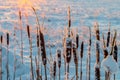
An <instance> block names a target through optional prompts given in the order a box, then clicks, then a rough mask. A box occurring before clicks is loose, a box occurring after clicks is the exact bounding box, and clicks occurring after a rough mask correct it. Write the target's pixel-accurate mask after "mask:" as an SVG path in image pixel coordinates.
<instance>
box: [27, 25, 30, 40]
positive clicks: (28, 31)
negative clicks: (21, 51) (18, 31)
mask: <svg viewBox="0 0 120 80" xmlns="http://www.w3.org/2000/svg"><path fill="white" fill-rule="evenodd" d="M27 33H28V38H30V28H29V25H27Z"/></svg>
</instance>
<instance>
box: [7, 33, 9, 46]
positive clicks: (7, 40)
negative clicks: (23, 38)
mask: <svg viewBox="0 0 120 80" xmlns="http://www.w3.org/2000/svg"><path fill="white" fill-rule="evenodd" d="M7 45H9V33H7Z"/></svg>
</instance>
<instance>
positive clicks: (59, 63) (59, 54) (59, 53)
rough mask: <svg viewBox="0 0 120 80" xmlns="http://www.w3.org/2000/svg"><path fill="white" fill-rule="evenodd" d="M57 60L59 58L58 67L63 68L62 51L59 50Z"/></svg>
mask: <svg viewBox="0 0 120 80" xmlns="http://www.w3.org/2000/svg"><path fill="white" fill-rule="evenodd" d="M57 58H58V67H59V68H60V67H61V50H60V49H58V50H57Z"/></svg>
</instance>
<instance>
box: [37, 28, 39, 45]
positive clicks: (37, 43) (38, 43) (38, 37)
mask: <svg viewBox="0 0 120 80" xmlns="http://www.w3.org/2000/svg"><path fill="white" fill-rule="evenodd" d="M37 47H39V34H38V28H37Z"/></svg>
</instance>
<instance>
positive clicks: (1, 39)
mask: <svg viewBox="0 0 120 80" xmlns="http://www.w3.org/2000/svg"><path fill="white" fill-rule="evenodd" d="M0 41H1V43H3V36H2V35H1V37H0Z"/></svg>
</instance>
